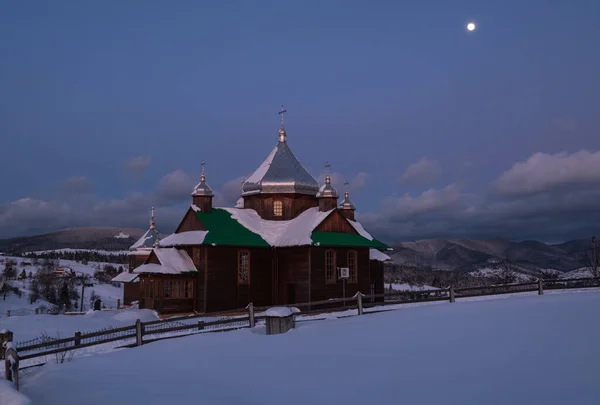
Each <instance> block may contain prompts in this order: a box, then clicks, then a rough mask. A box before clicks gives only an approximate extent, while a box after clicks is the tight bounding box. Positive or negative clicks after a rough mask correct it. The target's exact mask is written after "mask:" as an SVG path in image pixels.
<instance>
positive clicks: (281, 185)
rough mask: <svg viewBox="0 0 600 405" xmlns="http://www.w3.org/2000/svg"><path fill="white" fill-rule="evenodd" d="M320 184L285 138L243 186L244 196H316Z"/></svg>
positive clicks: (281, 139)
mask: <svg viewBox="0 0 600 405" xmlns="http://www.w3.org/2000/svg"><path fill="white" fill-rule="evenodd" d="M318 191H319V183H318V182H317V180H315V178H314V177H313V176H311V174H310V173H309V172H308V170H306V168H304V166H302V164H301V163H300V161H298V159H297V158H296V156H295V155H294V153H293V152H292V150H291V149H290V147H289V146H288V143H287V141H286V140H285V136H284V137H283V138H281V137H280V141H279V143H278V144H277V145H276V146H275V148H273V150H272V151H271V153H269V156H267V158H266V159H265V160H264V162H262V164H261V165H260V166H259V167H258V169H256V171H255V172H254V173H252V175H251V176H250V177H248V179H246V181H245V182H244V184H243V185H242V196H247V195H252V194H260V193H297V194H307V195H313V196H314V195H316V194H317V192H318Z"/></svg>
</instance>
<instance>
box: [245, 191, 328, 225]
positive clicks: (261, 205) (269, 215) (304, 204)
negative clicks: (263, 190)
mask: <svg viewBox="0 0 600 405" xmlns="http://www.w3.org/2000/svg"><path fill="white" fill-rule="evenodd" d="M276 200H277V201H281V202H283V215H282V216H280V217H276V216H274V215H273V202H274V201H276ZM318 206H319V200H317V197H316V196H310V195H303V194H256V195H250V196H246V197H244V208H251V209H253V210H255V211H256V212H257V213H258V215H260V217H261V218H263V219H270V220H281V221H285V220H289V219H293V218H296V217H297V216H298V215H300V214H301V213H302V212H304V211H306V210H307V209H309V208H311V207H318Z"/></svg>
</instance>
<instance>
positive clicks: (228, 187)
mask: <svg viewBox="0 0 600 405" xmlns="http://www.w3.org/2000/svg"><path fill="white" fill-rule="evenodd" d="M246 178H247V176H246V177H238V178H236V179H233V180H229V181H228V182H227V183H225V184H223V186H222V187H221V188H220V189H219V190H213V191H214V193H215V205H217V206H222V207H231V206H234V205H235V203H236V202H237V200H239V198H240V196H241V194H242V183H243V182H244V179H246Z"/></svg>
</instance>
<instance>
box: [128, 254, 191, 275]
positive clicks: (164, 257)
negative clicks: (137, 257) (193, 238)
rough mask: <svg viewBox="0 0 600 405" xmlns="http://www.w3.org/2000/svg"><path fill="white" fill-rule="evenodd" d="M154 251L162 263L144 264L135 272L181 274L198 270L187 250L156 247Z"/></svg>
mask: <svg viewBox="0 0 600 405" xmlns="http://www.w3.org/2000/svg"><path fill="white" fill-rule="evenodd" d="M153 252H154V254H155V255H156V258H157V259H158V261H159V262H160V264H156V263H146V264H142V265H141V266H140V267H137V268H135V269H134V270H133V271H134V273H161V274H181V273H189V272H195V271H197V270H196V266H195V265H194V262H192V259H191V258H190V256H189V255H188V254H187V252H186V251H185V250H178V249H175V248H156V249H154V250H153Z"/></svg>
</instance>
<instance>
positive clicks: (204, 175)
mask: <svg viewBox="0 0 600 405" xmlns="http://www.w3.org/2000/svg"><path fill="white" fill-rule="evenodd" d="M200 166H202V173H200V181H201V182H205V181H206V173H204V166H206V162H205V161H204V160H203V161H202V163H201V164H200Z"/></svg>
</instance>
